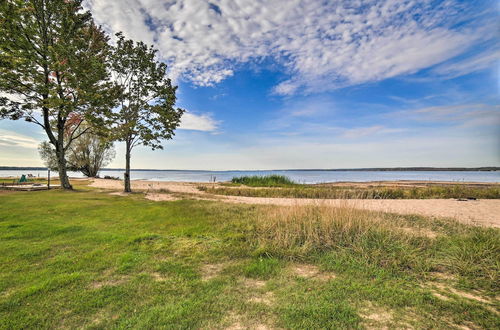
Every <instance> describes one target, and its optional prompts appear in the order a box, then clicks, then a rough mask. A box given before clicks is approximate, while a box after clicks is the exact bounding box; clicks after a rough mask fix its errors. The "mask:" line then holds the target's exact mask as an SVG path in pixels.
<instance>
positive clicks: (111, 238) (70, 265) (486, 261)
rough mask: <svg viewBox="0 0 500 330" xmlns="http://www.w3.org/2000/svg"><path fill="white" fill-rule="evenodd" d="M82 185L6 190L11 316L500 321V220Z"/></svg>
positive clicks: (99, 321)
mask: <svg viewBox="0 0 500 330" xmlns="http://www.w3.org/2000/svg"><path fill="white" fill-rule="evenodd" d="M75 186H76V187H77V188H78V189H79V190H77V191H73V192H71V191H61V190H52V191H39V192H6V193H5V192H4V193H2V194H0V328H2V329H9V328H51V329H52V328H98V329H104V328H125V327H127V328H129V327H130V328H186V329H187V328H190V329H193V328H194V329H196V328H200V329H201V328H204V329H205V328H209V329H210V328H211V329H219V328H225V327H234V328H237V327H243V328H245V327H248V328H258V327H266V326H267V327H269V328H273V327H277V328H294V329H311V328H364V327H375V328H377V327H378V328H380V327H384V326H386V327H389V328H391V327H392V328H395V327H415V328H453V327H458V326H468V327H479V328H498V326H499V325H500V321H499V317H498V314H497V313H496V312H495V311H494V309H498V307H500V306H499V303H498V301H497V300H495V298H494V297H495V296H498V294H499V293H500V292H499V289H498V287H497V286H496V284H497V283H498V280H499V279H498V274H499V272H500V270H499V265H498V257H499V254H500V251H499V246H500V242H499V240H500V238H499V237H500V236H499V235H500V233H499V230H498V229H488V228H476V227H470V226H465V225H461V224H457V223H453V222H450V221H446V220H429V219H425V218H421V217H417V216H397V215H392V214H385V213H375V212H362V211H358V210H353V209H350V208H349V206H348V205H346V206H345V207H343V208H339V209H328V208H323V207H321V206H315V207H293V208H277V207H269V206H249V205H234V204H223V203H217V202H208V201H196V200H180V201H174V202H152V201H148V200H145V199H144V197H143V194H139V193H137V194H131V195H129V196H126V197H122V196H112V195H109V194H108V193H105V192H97V191H94V190H92V189H90V188H85V189H83V188H84V187H81V186H78V185H75ZM429 233H433V235H429ZM465 293H466V294H468V295H466V294H465ZM471 297H472V298H471ZM478 299H479V300H478Z"/></svg>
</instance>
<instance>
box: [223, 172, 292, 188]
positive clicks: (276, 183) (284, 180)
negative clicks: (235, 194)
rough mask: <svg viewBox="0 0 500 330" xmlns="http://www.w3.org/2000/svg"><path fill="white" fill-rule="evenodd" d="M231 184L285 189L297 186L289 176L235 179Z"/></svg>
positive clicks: (273, 175)
mask: <svg viewBox="0 0 500 330" xmlns="http://www.w3.org/2000/svg"><path fill="white" fill-rule="evenodd" d="M231 182H232V183H236V184H244V185H247V186H251V187H284V186H293V185H295V184H296V183H295V182H293V181H292V180H291V179H290V178H288V177H287V176H284V175H277V174H271V175H264V176H260V175H254V176H241V177H234V178H233V179H232V180H231Z"/></svg>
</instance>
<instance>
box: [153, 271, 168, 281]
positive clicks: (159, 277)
mask: <svg viewBox="0 0 500 330" xmlns="http://www.w3.org/2000/svg"><path fill="white" fill-rule="evenodd" d="M150 275H151V277H152V278H153V279H154V280H155V281H156V282H165V281H166V280H167V277H165V276H163V275H162V274H160V273H158V272H153V273H151V274H150Z"/></svg>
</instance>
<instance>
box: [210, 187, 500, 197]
mask: <svg viewBox="0 0 500 330" xmlns="http://www.w3.org/2000/svg"><path fill="white" fill-rule="evenodd" d="M254 187H259V186H257V185H254ZM260 187H263V186H262V185H261V186H260ZM267 187H268V188H265V189H264V188H260V189H259V188H249V187H230V186H227V187H205V188H203V190H204V191H206V192H208V193H211V194H216V195H228V196H246V197H275V198H315V199H430V198H441V199H444V198H464V199H468V198H473V199H474V198H475V199H500V186H498V185H492V186H484V187H473V186H466V185H450V186H445V185H443V186H429V187H349V186H319V185H306V184H296V185H293V186H290V185H288V186H286V185H282V186H278V185H276V186H267ZM269 187H271V188H274V189H269Z"/></svg>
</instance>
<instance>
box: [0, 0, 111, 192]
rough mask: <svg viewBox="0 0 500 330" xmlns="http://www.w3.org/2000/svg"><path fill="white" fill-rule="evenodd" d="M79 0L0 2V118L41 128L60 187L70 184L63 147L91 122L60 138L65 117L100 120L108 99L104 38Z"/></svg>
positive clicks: (107, 110) (106, 39)
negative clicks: (50, 147) (75, 115)
mask: <svg viewBox="0 0 500 330" xmlns="http://www.w3.org/2000/svg"><path fill="white" fill-rule="evenodd" d="M81 2H82V0H4V1H0V92H3V93H2V94H3V95H2V97H0V119H2V118H7V119H12V120H18V119H24V120H26V121H28V122H33V123H35V124H37V125H39V126H40V127H42V128H43V129H44V131H45V132H46V134H47V137H48V140H49V142H50V144H52V145H53V148H54V150H55V154H56V156H57V164H58V166H57V168H58V171H59V178H60V180H61V185H62V187H63V188H65V189H71V188H72V187H71V184H70V182H69V180H68V176H67V173H66V167H67V166H66V157H65V155H66V151H67V150H68V149H69V148H70V147H71V143H72V142H73V141H74V140H75V139H77V138H79V137H80V136H81V135H83V134H85V132H86V130H88V129H90V126H91V125H89V126H88V127H87V128H86V129H83V130H78V129H74V130H73V133H74V134H72V135H71V136H69V137H65V136H64V132H65V127H66V122H67V120H68V116H69V115H70V114H72V113H78V114H79V115H80V116H81V117H82V118H84V119H85V120H86V122H88V123H91V124H92V125H99V124H103V122H104V120H105V119H106V117H107V115H108V114H109V109H111V108H112V104H113V100H114V98H113V96H112V95H113V93H112V92H111V90H110V89H109V88H110V86H111V85H110V83H109V82H108V78H109V74H108V72H107V70H106V59H107V56H108V55H109V50H110V48H109V46H108V38H107V37H106V35H105V34H104V32H103V31H102V30H101V29H100V28H98V27H97V26H95V25H94V23H93V21H92V16H91V14H90V13H89V12H83V11H82V7H81Z"/></svg>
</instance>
